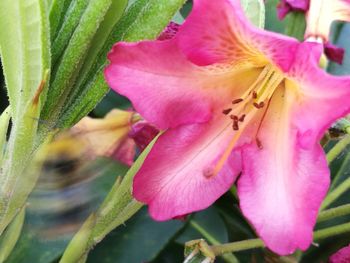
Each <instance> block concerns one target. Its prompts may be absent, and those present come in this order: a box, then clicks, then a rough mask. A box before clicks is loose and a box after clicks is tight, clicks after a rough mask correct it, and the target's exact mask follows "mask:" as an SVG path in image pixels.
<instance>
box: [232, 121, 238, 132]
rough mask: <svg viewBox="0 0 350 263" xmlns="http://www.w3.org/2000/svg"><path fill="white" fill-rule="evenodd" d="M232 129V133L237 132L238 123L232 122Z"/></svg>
mask: <svg viewBox="0 0 350 263" xmlns="http://www.w3.org/2000/svg"><path fill="white" fill-rule="evenodd" d="M232 128H233V130H234V131H238V130H239V126H238V121H233V124H232Z"/></svg>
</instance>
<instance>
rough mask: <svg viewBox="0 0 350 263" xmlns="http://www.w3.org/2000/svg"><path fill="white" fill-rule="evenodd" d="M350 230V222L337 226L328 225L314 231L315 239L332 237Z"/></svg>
mask: <svg viewBox="0 0 350 263" xmlns="http://www.w3.org/2000/svg"><path fill="white" fill-rule="evenodd" d="M347 232H350V223H345V224H341V225H337V226H332V227H327V228H325V229H321V230H317V231H315V232H314V240H316V241H318V240H322V239H325V238H327V237H332V236H336V235H340V234H344V233H347Z"/></svg>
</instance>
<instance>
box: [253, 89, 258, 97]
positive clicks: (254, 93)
mask: <svg viewBox="0 0 350 263" xmlns="http://www.w3.org/2000/svg"><path fill="white" fill-rule="evenodd" d="M252 97H253V99H256V98H257V97H258V93H256V91H255V90H254V91H253V94H252Z"/></svg>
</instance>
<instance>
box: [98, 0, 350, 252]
mask: <svg viewBox="0 0 350 263" xmlns="http://www.w3.org/2000/svg"><path fill="white" fill-rule="evenodd" d="M208 10H210V12H209V11H208ZM322 51H323V46H322V45H320V44H318V43H310V42H306V43H300V42H298V41H297V40H295V39H293V38H289V37H285V36H282V35H278V34H275V33H271V32H266V31H263V30H259V29H257V28H255V27H254V26H253V25H251V24H250V23H249V22H248V21H247V19H246V18H245V16H244V14H243V12H242V10H241V7H240V4H239V1H238V0H216V1H212V0H195V1H194V7H193V11H192V13H191V14H190V16H189V17H188V18H187V19H186V21H185V23H184V24H183V25H182V26H181V27H180V29H179V31H178V33H177V34H176V36H175V37H174V38H172V39H170V40H165V41H143V42H139V43H118V44H116V45H115V46H114V47H113V50H112V51H111V52H110V54H109V56H108V58H109V60H110V61H111V64H110V65H109V66H108V67H107V68H106V71H105V76H106V80H107V82H108V83H109V85H110V86H111V87H112V88H113V89H114V90H115V91H117V92H119V93H120V94H122V95H125V96H127V97H128V98H129V99H130V100H131V101H132V103H133V105H134V107H135V109H136V110H137V111H138V112H139V113H140V114H141V115H142V116H143V117H144V118H145V119H146V120H147V121H149V122H151V123H154V124H155V125H156V126H157V127H158V128H160V129H163V130H165V132H164V134H163V135H161V136H160V138H159V139H158V141H157V142H156V144H155V145H154V147H153V148H152V150H151V152H150V154H149V155H148V156H147V158H146V160H145V162H144V164H143V166H142V167H141V169H140V170H139V172H138V173H137V174H136V176H135V179H134V186H133V194H134V196H135V198H136V199H137V200H139V201H141V202H144V203H146V204H148V205H149V211H150V214H151V216H152V217H153V218H154V219H156V220H167V219H171V218H174V217H176V216H179V215H184V214H188V213H191V212H193V211H197V210H201V209H204V208H207V207H208V206H210V205H211V204H212V203H213V202H214V201H215V200H216V199H218V198H219V197H220V196H221V195H222V194H224V193H225V192H226V191H227V190H228V189H229V188H230V187H231V186H232V184H233V182H234V181H235V180H236V178H237V177H238V175H239V174H240V172H241V176H240V177H239V180H238V195H239V198H240V206H241V209H242V212H243V214H244V215H245V216H246V217H247V219H248V220H249V221H250V222H251V224H252V225H253V226H254V227H255V229H256V231H257V233H258V235H259V236H261V238H262V239H263V240H264V241H265V243H266V245H267V246H268V247H269V248H270V249H271V250H273V251H275V252H276V253H279V254H283V255H284V254H290V253H293V251H295V250H296V249H298V248H300V249H303V250H305V249H307V248H308V246H309V245H310V243H311V241H312V230H313V227H314V224H315V221H316V216H317V213H318V209H319V206H320V204H321V202H322V200H323V198H324V196H325V194H326V192H327V189H328V185H329V169H328V167H327V162H326V159H325V155H324V152H323V150H322V148H321V146H320V145H319V140H320V138H321V137H322V134H323V133H324V131H325V130H326V129H327V128H328V127H329V126H330V125H331V123H332V122H334V121H335V120H336V119H337V118H339V117H341V116H343V115H345V114H346V113H348V112H349V111H350V104H349V103H348V98H349V96H350V78H348V77H335V76H331V75H328V74H327V73H326V72H324V71H322V70H321V69H320V68H319V67H318V64H319V59H320V56H321V54H322Z"/></svg>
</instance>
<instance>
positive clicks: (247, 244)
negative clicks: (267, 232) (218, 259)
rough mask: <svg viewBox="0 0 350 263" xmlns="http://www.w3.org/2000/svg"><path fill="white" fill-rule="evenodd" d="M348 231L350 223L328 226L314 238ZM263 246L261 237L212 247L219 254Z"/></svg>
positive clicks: (316, 233) (317, 232)
mask: <svg viewBox="0 0 350 263" xmlns="http://www.w3.org/2000/svg"><path fill="white" fill-rule="evenodd" d="M347 232H350V223H345V224H341V225H337V226H332V227H327V228H325V229H321V230H317V231H315V232H314V240H315V241H319V240H322V239H325V238H328V237H332V236H336V235H340V234H344V233H347ZM263 247H265V244H264V242H263V241H262V240H261V239H259V238H255V239H248V240H243V241H238V242H232V243H227V244H222V245H214V246H212V247H211V249H212V251H213V252H214V254H215V255H216V256H218V255H222V254H224V253H233V252H237V251H242V250H247V249H253V248H263Z"/></svg>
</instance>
